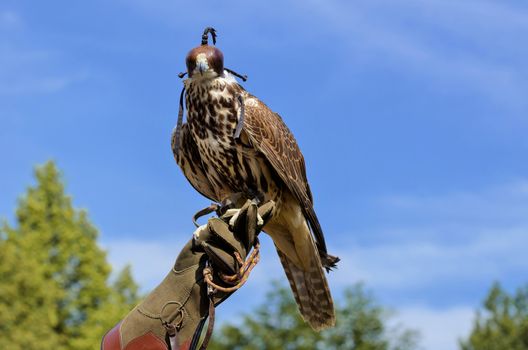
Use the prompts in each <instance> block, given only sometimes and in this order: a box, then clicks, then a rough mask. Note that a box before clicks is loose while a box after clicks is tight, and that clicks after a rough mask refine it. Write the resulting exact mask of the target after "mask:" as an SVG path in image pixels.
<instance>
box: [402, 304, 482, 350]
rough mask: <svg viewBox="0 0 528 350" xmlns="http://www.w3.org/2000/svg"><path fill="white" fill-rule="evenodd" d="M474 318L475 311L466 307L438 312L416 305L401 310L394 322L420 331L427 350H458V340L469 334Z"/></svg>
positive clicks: (421, 341)
mask: <svg viewBox="0 0 528 350" xmlns="http://www.w3.org/2000/svg"><path fill="white" fill-rule="evenodd" d="M474 316H475V311H474V310H473V309H472V308H470V307H466V306H459V307H451V308H447V309H442V310H438V309H433V308H430V307H427V306H420V305H416V306H407V307H402V308H399V309H398V314H397V316H396V317H395V318H394V320H393V321H394V322H401V323H402V324H403V325H405V327H407V328H412V329H416V330H418V331H419V332H420V343H421V345H422V346H423V348H424V349H426V350H456V349H458V340H459V339H463V338H466V337H467V335H468V334H469V332H470V330H471V326H472V322H473V319H474Z"/></svg>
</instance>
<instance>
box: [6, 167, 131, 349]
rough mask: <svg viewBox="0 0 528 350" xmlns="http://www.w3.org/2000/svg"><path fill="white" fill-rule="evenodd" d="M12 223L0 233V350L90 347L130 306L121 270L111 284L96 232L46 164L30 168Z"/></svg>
mask: <svg viewBox="0 0 528 350" xmlns="http://www.w3.org/2000/svg"><path fill="white" fill-rule="evenodd" d="M35 176H36V182H37V183H36V185H35V186H33V187H30V188H29V189H28V190H27V193H26V194H25V195H24V196H23V197H22V198H21V199H20V202H19V206H18V209H17V211H16V225H15V226H13V227H12V226H9V225H7V224H4V225H3V227H2V229H1V231H0V320H2V321H1V322H0V349H10V350H19V349H20V350H22V349H37V348H38V349H44V350H45V349H54V350H60V349H68V350H71V349H79V350H81V349H87V350H88V349H90V350H91V349H96V348H98V346H99V343H100V340H101V337H102V335H103V334H104V332H105V331H107V330H108V329H110V328H111V327H112V326H113V325H114V324H115V323H116V322H117V321H118V320H119V319H121V318H122V317H123V316H124V315H125V314H126V312H127V311H128V310H129V309H130V308H131V307H132V306H133V305H134V304H135V303H136V302H137V299H138V295H137V285H136V284H135V282H134V281H133V279H132V277H131V275H130V270H129V269H125V270H123V271H122V272H121V274H120V275H119V276H118V278H117V279H116V281H115V282H114V284H113V285H111V284H110V283H109V276H110V265H109V264H108V262H107V261H106V254H105V252H104V251H103V250H102V249H101V248H100V247H99V246H98V245H97V236H98V233H97V230H96V229H95V228H94V226H93V225H92V224H91V223H90V221H89V219H88V217H87V213H86V212H85V211H84V210H76V209H74V208H73V206H72V201H71V198H70V197H68V196H67V195H66V194H65V192H64V185H63V183H62V181H61V177H60V174H59V172H58V170H57V168H56V166H55V164H54V163H53V162H48V163H46V164H45V165H44V166H42V167H39V168H37V170H36V172H35Z"/></svg>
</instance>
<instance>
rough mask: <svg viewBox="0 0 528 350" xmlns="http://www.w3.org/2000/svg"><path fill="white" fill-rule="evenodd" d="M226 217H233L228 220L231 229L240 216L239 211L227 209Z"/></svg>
mask: <svg viewBox="0 0 528 350" xmlns="http://www.w3.org/2000/svg"><path fill="white" fill-rule="evenodd" d="M226 215H227V216H228V217H229V215H233V216H231V218H230V219H229V227H233V226H235V222H236V221H237V220H238V217H239V216H240V209H228V210H227V211H226Z"/></svg>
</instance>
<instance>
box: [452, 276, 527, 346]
mask: <svg viewBox="0 0 528 350" xmlns="http://www.w3.org/2000/svg"><path fill="white" fill-rule="evenodd" d="M460 347H461V349H462V350H528V285H527V286H525V287H523V288H519V289H517V291H516V292H515V293H513V294H509V293H508V292H507V291H505V290H504V289H503V288H502V287H501V286H500V284H499V283H495V284H494V285H493V286H492V288H491V290H490V291H489V293H488V296H487V297H486V300H485V301H484V305H483V310H478V311H477V316H476V319H475V323H474V325H473V330H472V331H471V333H470V335H469V337H468V339H466V340H463V341H461V342H460Z"/></svg>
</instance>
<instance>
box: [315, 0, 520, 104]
mask: <svg viewBox="0 0 528 350" xmlns="http://www.w3.org/2000/svg"><path fill="white" fill-rule="evenodd" d="M310 3H311V5H312V6H314V7H316V8H318V12H319V13H320V14H321V15H322V16H326V18H327V19H328V23H329V25H330V26H334V28H335V30H336V32H337V33H340V34H341V36H342V40H343V42H346V43H347V44H348V45H349V47H350V49H351V52H350V54H351V55H352V57H356V58H357V57H361V56H363V60H364V62H367V64H370V63H371V62H372V61H376V62H378V64H380V63H382V64H386V65H389V66H397V67H398V69H400V70H403V71H412V72H415V73H418V74H420V75H423V76H427V77H429V79H432V80H434V81H437V82H443V83H449V84H450V86H451V88H454V89H458V88H459V86H462V87H463V88H464V89H467V88H471V89H473V90H477V91H480V92H482V93H484V94H486V95H488V96H490V97H493V98H496V99H497V100H498V101H500V102H507V103H509V104H513V105H515V106H518V105H523V106H524V105H525V97H524V95H523V93H522V92H523V91H525V90H526V88H527V87H528V76H527V74H526V71H525V69H524V68H523V67H524V64H525V63H524V62H525V59H524V60H518V59H515V57H517V58H518V57H524V58H526V56H528V53H527V52H526V50H524V49H519V46H520V45H521V44H520V42H518V41H515V40H512V39H511V38H512V37H513V38H518V37H519V35H524V36H526V35H528V25H526V23H528V12H526V11H522V10H519V9H516V8H512V7H508V5H506V4H503V3H500V4H499V3H497V2H489V1H484V2H482V1H478V2H477V1H469V2H467V1H462V2H460V1H458V2H453V1H426V2H424V1H410V2H409V1H405V2H404V1H361V2H359V3H358V2H354V3H345V2H339V1H324V2H323V1H315V0H314V1H311V2H310ZM521 33H523V34H521ZM499 52H500V54H498V53H499Z"/></svg>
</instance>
